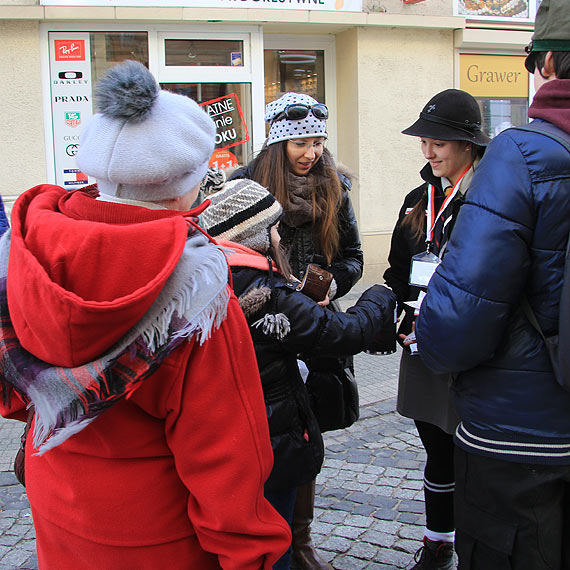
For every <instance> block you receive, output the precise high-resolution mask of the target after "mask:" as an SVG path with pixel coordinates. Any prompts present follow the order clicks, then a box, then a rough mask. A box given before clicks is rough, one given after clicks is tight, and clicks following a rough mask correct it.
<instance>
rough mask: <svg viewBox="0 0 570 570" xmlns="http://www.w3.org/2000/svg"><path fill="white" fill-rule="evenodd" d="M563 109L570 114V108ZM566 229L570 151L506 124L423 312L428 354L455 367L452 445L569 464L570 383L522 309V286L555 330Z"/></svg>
mask: <svg viewBox="0 0 570 570" xmlns="http://www.w3.org/2000/svg"><path fill="white" fill-rule="evenodd" d="M569 104H570V102H569ZM560 112H561V113H565V114H566V115H568V119H569V121H568V124H570V109H565V110H561V111H560ZM569 231H570V154H569V153H568V151H567V150H566V149H565V148H564V147H563V146H562V145H560V144H559V143H557V142H556V141H554V140H552V139H551V138H548V137H546V136H544V135H541V134H537V133H530V132H524V131H520V130H513V129H511V130H508V131H505V132H503V133H501V134H500V135H499V136H497V137H496V138H495V139H494V140H493V141H492V142H491V144H490V146H489V147H488V150H487V152H486V153H485V156H484V157H483V160H482V161H481V164H480V165H479V168H478V169H477V171H476V173H475V176H474V178H473V181H472V184H471V188H470V191H469V195H468V198H467V201H466V203H465V204H464V205H463V207H462V209H461V211H460V213H459V216H458V219H457V223H456V225H455V229H454V233H453V235H452V237H451V240H450V244H449V247H448V251H447V254H446V256H445V257H444V260H443V262H442V264H441V265H440V266H439V267H438V269H437V271H436V273H435V275H434V276H433V278H432V280H431V281H430V284H429V288H428V294H427V297H426V298H425V299H424V302H423V304H422V307H421V311H420V316H419V318H418V319H417V321H416V335H417V339H418V346H419V350H420V354H421V356H422V359H423V360H424V362H425V364H426V365H427V366H428V367H429V368H431V369H433V370H434V371H436V372H452V373H457V375H456V379H455V382H454V385H453V390H454V399H455V404H456V407H457V411H458V414H459V417H460V418H461V420H462V423H461V424H460V426H459V427H458V430H457V433H456V443H457V444H458V445H459V446H460V447H462V448H464V449H465V450H466V451H469V452H471V453H476V454H482V455H488V456H495V457H499V458H501V459H504V460H510V461H516V462H525V463H556V464H570V392H568V391H565V390H564V389H563V388H562V387H560V385H559V384H558V383H557V382H556V379H555V378H554V375H553V373H552V367H551V365H550V361H549V358H548V355H547V353H546V350H545V348H544V344H543V341H542V339H541V337H540V336H539V335H538V333H537V332H536V331H535V329H534V328H533V327H532V325H531V324H530V323H529V322H528V319H527V318H526V316H525V315H524V313H523V312H522V310H521V297H522V296H523V295H526V296H527V298H528V300H529V303H530V305H531V307H532V309H533V311H534V312H535V314H536V316H537V319H538V321H539V323H540V326H541V327H542V329H543V330H544V331H545V333H546V334H547V335H548V334H553V333H555V332H556V331H557V328H558V303H559V299H560V290H561V279H562V272H563V267H564V253H565V248H566V243H567V240H568V232H569ZM566 350H570V347H567V348H566Z"/></svg>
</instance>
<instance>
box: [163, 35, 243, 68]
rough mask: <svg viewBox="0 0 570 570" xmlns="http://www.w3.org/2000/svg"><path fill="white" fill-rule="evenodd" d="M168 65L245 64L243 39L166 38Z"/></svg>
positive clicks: (226, 65)
mask: <svg viewBox="0 0 570 570" xmlns="http://www.w3.org/2000/svg"><path fill="white" fill-rule="evenodd" d="M164 47H165V55H166V58H165V59H166V61H165V63H166V65H167V66H177V67H184V66H208V67H220V66H222V67H240V66H243V41H241V40H165V46H164Z"/></svg>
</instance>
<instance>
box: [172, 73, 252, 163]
mask: <svg viewBox="0 0 570 570" xmlns="http://www.w3.org/2000/svg"><path fill="white" fill-rule="evenodd" d="M161 87H162V88H163V89H167V90H169V91H172V92H174V93H180V94H182V95H186V96H187V97H191V98H192V99H194V100H195V101H197V102H198V103H199V104H201V105H202V106H203V107H204V109H205V110H206V111H207V112H208V114H209V115H210V117H212V119H213V120H214V122H215V123H216V149H215V151H214V154H213V155H212V158H211V160H210V165H212V166H216V167H218V168H223V169H225V168H234V167H236V166H238V165H240V164H247V163H248V162H249V160H250V158H251V154H252V150H253V149H252V143H251V137H250V135H249V133H250V132H251V130H252V123H251V84H250V83H162V84H161Z"/></svg>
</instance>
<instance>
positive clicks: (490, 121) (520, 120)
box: [476, 97, 528, 138]
mask: <svg viewBox="0 0 570 570" xmlns="http://www.w3.org/2000/svg"><path fill="white" fill-rule="evenodd" d="M476 99H477V101H478V102H479V106H480V107H481V112H482V114H483V130H484V131H485V132H486V133H487V134H488V135H489V136H490V137H491V138H493V137H495V136H497V135H498V134H499V133H500V132H501V131H504V130H505V129H508V128H509V127H513V126H520V125H525V124H526V123H528V119H527V116H528V99H515V98H513V99H486V98H483V97H476Z"/></svg>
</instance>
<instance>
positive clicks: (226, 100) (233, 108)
mask: <svg viewBox="0 0 570 570" xmlns="http://www.w3.org/2000/svg"><path fill="white" fill-rule="evenodd" d="M200 106H201V107H205V109H206V112H207V113H208V115H210V117H211V118H212V119H213V121H214V123H215V124H216V148H217V149H218V150H223V149H225V148H230V147H232V146H237V145H240V144H243V143H245V142H247V141H248V140H249V133H248V132H247V125H246V124H245V121H244V118H243V113H242V112H241V107H240V104H239V100H238V98H237V95H236V94H235V93H230V94H229V95H224V96H223V97H218V98H217V99H212V100H210V101H204V102H203V103H200Z"/></svg>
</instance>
